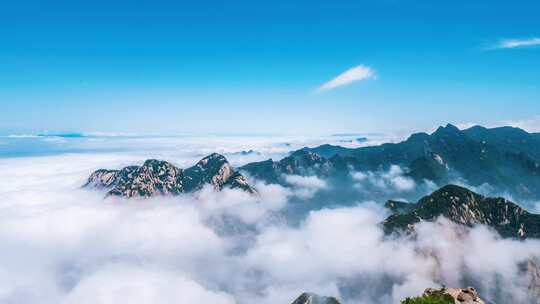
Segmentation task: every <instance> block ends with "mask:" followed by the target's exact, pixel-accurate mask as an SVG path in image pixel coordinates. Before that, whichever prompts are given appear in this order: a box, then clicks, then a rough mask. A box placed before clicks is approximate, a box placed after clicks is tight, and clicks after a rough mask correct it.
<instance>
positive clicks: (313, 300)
mask: <svg viewBox="0 0 540 304" xmlns="http://www.w3.org/2000/svg"><path fill="white" fill-rule="evenodd" d="M292 304H340V303H339V301H338V300H337V299H336V298H334V297H325V296H320V295H318V294H314V293H311V292H304V293H302V294H301V295H300V296H299V297H298V298H296V299H295V300H294V301H293V302H292Z"/></svg>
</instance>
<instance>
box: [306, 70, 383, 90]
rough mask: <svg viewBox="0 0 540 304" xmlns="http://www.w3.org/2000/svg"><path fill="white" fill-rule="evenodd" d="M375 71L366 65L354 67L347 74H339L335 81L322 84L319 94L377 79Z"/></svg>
mask: <svg viewBox="0 0 540 304" xmlns="http://www.w3.org/2000/svg"><path fill="white" fill-rule="evenodd" d="M375 75H376V73H375V70H373V69H372V68H370V67H368V66H365V65H358V66H355V67H352V68H350V69H348V70H346V71H345V72H343V73H341V74H339V75H338V76H336V77H335V78H334V79H332V80H330V81H328V82H326V83H324V84H322V85H321V86H320V87H318V88H317V90H316V91H317V92H323V91H329V90H333V89H335V88H337V87H341V86H344V85H348V84H350V83H353V82H356V81H360V80H366V79H370V78H373V77H375Z"/></svg>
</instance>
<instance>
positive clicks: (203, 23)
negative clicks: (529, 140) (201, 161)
mask: <svg viewBox="0 0 540 304" xmlns="http://www.w3.org/2000/svg"><path fill="white" fill-rule="evenodd" d="M19 2H21V3H15V1H12V3H4V4H3V8H2V10H0V105H1V108H2V111H0V133H4V134H9V133H28V132H30V133H33V132H41V131H44V130H50V131H65V132H68V131H69V132H74V131H102V132H139V133H141V132H142V133H168V134H169V133H180V132H181V133H185V132H195V133H299V134H302V133H306V134H308V133H309V134H313V133H334V132H387V131H394V130H416V129H430V128H432V127H433V126H436V125H440V124H445V123H447V122H453V123H466V122H475V123H482V124H494V123H496V122H500V121H505V120H525V119H529V118H530V117H534V116H536V115H539V114H540V110H539V109H540V107H539V106H538V105H539V104H540V90H538V87H540V77H539V76H540V46H539V44H540V39H538V38H539V37H540V18H538V13H539V12H540V2H538V1H532V0H531V1H476V0H468V1H465V0H464V1H461V0H457V1H423V0H417V1H413V0H382V1H375V0H373V1H358V0H357V1H204V2H203V1H185V2H183V1H170V2H167V1H114V3H109V2H111V1H84V2H85V3H83V1H35V2H32V1H19ZM359 65H363V66H364V67H366V68H368V69H370V71H372V72H373V73H372V75H371V76H370V77H365V78H366V79H363V80H359V81H356V82H352V83H348V84H346V85H342V86H337V87H333V88H332V89H329V90H322V91H321V90H318V88H320V87H321V86H322V85H323V84H324V83H327V82H328V81H330V80H332V79H334V78H335V77H337V76H338V75H340V74H341V73H343V72H345V71H347V70H348V69H350V68H353V67H357V66H359Z"/></svg>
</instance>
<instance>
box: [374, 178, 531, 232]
mask: <svg viewBox="0 0 540 304" xmlns="http://www.w3.org/2000/svg"><path fill="white" fill-rule="evenodd" d="M386 207H387V208H389V209H390V210H391V211H392V212H393V213H394V214H392V215H391V216H389V217H388V218H387V219H386V220H385V221H384V222H383V226H384V228H385V230H386V231H387V232H388V233H391V232H413V231H414V225H415V224H417V223H419V222H420V221H433V220H435V219H437V218H438V217H439V216H444V217H445V218H447V219H449V220H450V221H452V222H455V223H457V224H460V225H464V226H468V227H472V226H474V225H479V224H482V225H486V226H489V227H491V228H493V229H495V230H496V231H497V232H498V233H499V234H500V235H501V236H502V237H507V238H540V215H538V214H533V213H530V212H528V211H527V210H525V209H523V208H521V207H520V206H518V205H517V204H515V203H513V202H511V201H508V200H507V199H504V198H500V197H499V198H491V197H485V196H482V195H480V194H478V193H475V192H473V191H471V190H469V189H466V188H464V187H460V186H456V185H447V186H444V187H442V188H440V189H439V190H437V191H435V192H433V193H431V194H430V195H428V196H425V197H423V198H422V199H420V200H419V201H418V202H417V203H415V204H412V203H406V202H398V201H388V202H387V203H386Z"/></svg>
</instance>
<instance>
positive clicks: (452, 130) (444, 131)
mask: <svg viewBox="0 0 540 304" xmlns="http://www.w3.org/2000/svg"><path fill="white" fill-rule="evenodd" d="M450 134H461V130H459V128H458V127H456V126H454V125H453V124H450V123H449V124H446V126H444V127H443V126H440V127H438V128H437V130H436V131H435V132H434V133H433V134H432V135H450Z"/></svg>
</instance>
